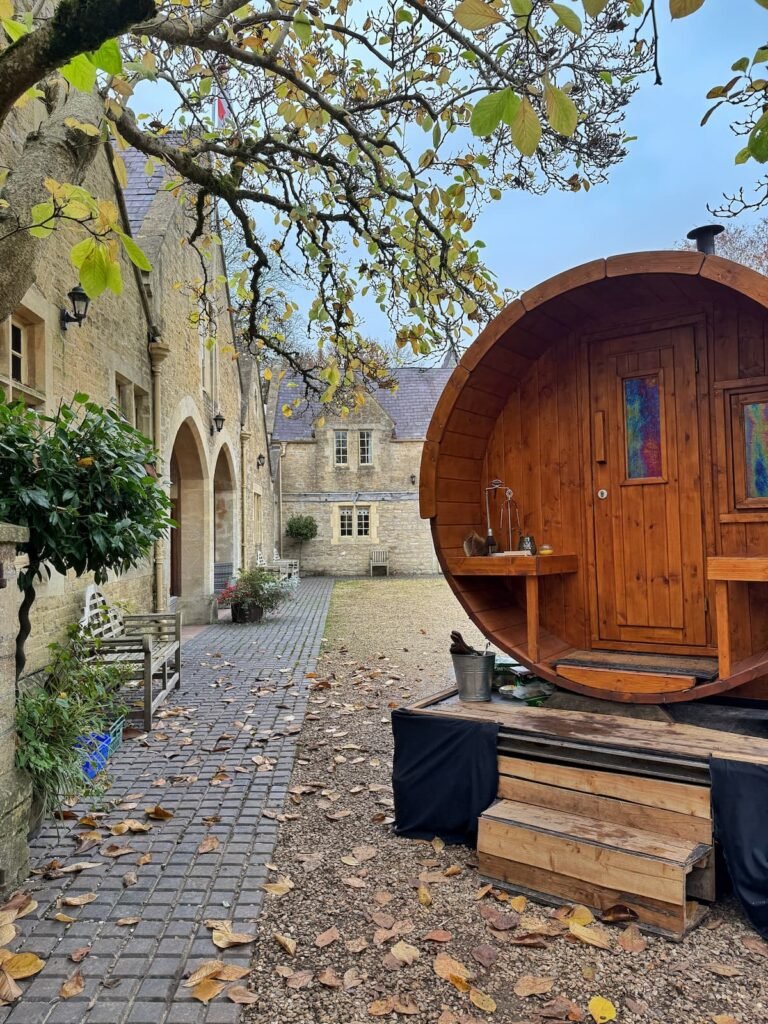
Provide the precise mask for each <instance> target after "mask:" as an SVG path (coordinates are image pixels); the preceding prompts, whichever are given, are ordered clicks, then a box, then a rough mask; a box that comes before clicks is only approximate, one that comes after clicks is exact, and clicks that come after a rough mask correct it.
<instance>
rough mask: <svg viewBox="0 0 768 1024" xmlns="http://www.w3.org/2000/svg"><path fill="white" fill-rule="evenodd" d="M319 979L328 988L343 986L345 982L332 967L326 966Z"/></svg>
mask: <svg viewBox="0 0 768 1024" xmlns="http://www.w3.org/2000/svg"><path fill="white" fill-rule="evenodd" d="M317 980H318V981H319V982H320V984H321V985H325V987H326V988H341V986H342V984H343V982H342V980H341V978H340V977H339V976H338V974H337V973H336V971H334V969H333V968H332V967H325V968H324V969H323V970H322V971H320V973H319V974H318V976H317Z"/></svg>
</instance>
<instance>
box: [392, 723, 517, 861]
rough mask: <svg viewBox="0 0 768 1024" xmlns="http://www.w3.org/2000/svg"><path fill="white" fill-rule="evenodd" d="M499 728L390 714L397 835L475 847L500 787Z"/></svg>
mask: <svg viewBox="0 0 768 1024" xmlns="http://www.w3.org/2000/svg"><path fill="white" fill-rule="evenodd" d="M498 731H499V727H498V725H496V723H495V722H466V721H462V720H461V719H459V718H449V717H448V716H447V715H446V716H443V715H422V714H419V713H418V712H414V711H406V710H397V711H393V712H392V733H393V735H394V740H395V753H394V762H393V768H392V788H393V791H394V798H395V832H396V833H397V835H399V836H408V837H410V838H412V839H433V838H434V837H435V836H440V838H441V839H443V840H444V841H445V842H446V843H469V844H474V842H475V839H476V837H477V819H478V817H479V816H480V815H481V814H482V813H483V811H484V810H486V808H487V807H490V805H491V804H492V803H493V802H494V800H495V799H496V794H497V791H498V786H499V773H498V767H497V761H496V738H497V734H498Z"/></svg>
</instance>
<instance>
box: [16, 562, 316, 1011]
mask: <svg viewBox="0 0 768 1024" xmlns="http://www.w3.org/2000/svg"><path fill="white" fill-rule="evenodd" d="M331 588H332V581H330V580H326V579H322V578H311V579H307V580H302V582H301V585H300V588H299V591H298V595H297V597H296V598H295V600H293V601H291V602H290V603H289V604H288V605H287V606H284V610H283V611H281V613H280V614H279V615H278V616H277V617H274V618H268V619H267V620H265V622H263V623H262V624H260V625H258V626H237V625H232V624H231V623H222V624H220V625H214V626H210V627H208V628H206V629H204V630H202V631H201V632H200V633H198V634H197V635H196V636H195V637H194V638H193V639H191V640H187V641H186V642H185V644H184V651H183V659H182V660H183V667H182V687H181V689H180V690H178V691H176V692H174V693H173V694H172V695H171V697H170V698H169V700H168V702H167V703H166V705H165V706H164V708H163V709H161V713H160V715H159V716H158V718H157V721H156V728H155V730H154V731H153V732H152V733H151V734H150V735H149V737H148V738H147V740H146V743H145V742H144V741H139V740H136V739H134V740H129V741H127V742H126V743H124V745H123V746H122V748H121V749H120V750H119V751H118V752H117V753H116V754H115V755H114V756H113V758H112V759H111V760H110V773H111V775H112V777H113V780H114V781H113V788H112V791H111V793H110V797H114V798H115V799H117V800H124V799H125V797H126V796H127V795H128V794H140V795H139V796H135V795H134V796H132V797H131V802H134V803H136V805H137V806H136V807H135V808H133V809H131V810H127V809H126V810H116V811H115V812H114V813H111V814H110V815H109V817H108V818H107V819H106V821H107V822H108V824H110V825H111V824H114V823H115V822H116V821H119V820H121V816H122V817H124V818H129V817H136V818H139V819H143V818H144V812H145V808H147V807H152V806H154V805H155V804H160V805H161V806H162V807H164V808H166V809H168V810H171V811H172V812H173V814H174V817H173V818H171V819H169V820H168V821H165V822H162V821H157V822H154V821H153V822H152V825H153V828H152V831H151V832H150V833H147V834H145V835H144V834H135V835H126V836H117V837H114V841H115V842H120V843H124V844H125V845H129V846H131V847H132V848H133V849H135V850H136V851H137V855H138V854H139V853H143V852H145V851H151V854H152V862H151V863H150V864H147V865H143V866H138V865H137V863H136V859H137V858H136V856H135V855H133V854H130V855H126V856H125V857H121V858H119V859H118V860H115V861H109V862H108V863H107V864H106V865H105V868H104V870H103V871H100V872H83V873H82V874H81V875H76V876H74V877H72V878H71V880H70V879H53V880H50V881H43V882H40V881H39V879H38V878H34V879H32V881H31V883H30V884H31V886H32V888H33V889H34V890H35V893H34V895H35V899H37V900H38V902H39V903H40V907H41V910H40V917H39V918H29V919H23V920H21V921H20V922H19V929H20V932H21V938H20V944H23V945H24V948H31V949H35V950H36V951H37V952H39V953H40V954H41V955H42V956H43V957H44V958H45V959H47V966H46V968H45V969H44V970H43V971H41V972H40V974H38V975H37V976H36V977H34V978H32V979H30V980H29V982H28V983H27V982H25V991H24V998H23V999H22V1000H20V1001H19V1002H18V1003H16V1004H15V1005H14V1006H11V1007H0V1024H75V1022H77V1024H193V1022H194V1024H236V1022H237V1021H238V1020H239V1018H240V1008H239V1007H237V1006H236V1005H235V1004H234V1003H231V1002H229V1001H226V1000H223V1001H221V1002H216V1003H212V1004H211V1005H210V1006H208V1008H207V1009H206V1007H204V1006H202V1005H201V1004H200V1003H199V1002H196V1001H194V1000H192V999H191V998H190V996H189V990H185V989H183V988H180V987H179V979H180V978H182V977H183V976H185V975H187V974H189V973H190V970H193V969H194V965H195V964H196V963H197V964H198V965H199V963H201V962H202V961H203V960H208V959H212V958H213V957H215V956H218V955H223V957H224V959H226V960H227V962H233V963H239V964H244V965H247V964H248V962H249V956H250V953H249V951H248V950H240V951H239V952H237V951H235V952H234V953H231V952H230V951H227V952H226V953H224V954H221V952H220V951H218V950H217V949H216V947H215V946H214V945H213V943H212V942H211V938H210V930H209V929H208V928H206V927H205V926H204V924H203V920H204V919H205V918H208V917H213V918H221V919H228V920H233V921H234V922H235V924H236V925H237V924H245V925H247V924H248V923H249V921H248V919H249V918H250V919H252V918H254V917H255V916H256V915H257V914H258V913H259V911H260V909H261V907H262V905H263V899H264V894H263V891H262V890H261V889H260V888H259V886H260V885H261V884H262V883H263V882H264V881H265V879H266V874H267V873H266V869H265V867H264V865H265V863H266V862H267V861H269V859H270V857H271V856H272V853H273V850H274V845H275V841H276V839H277V830H278V827H277V823H276V822H275V821H273V820H270V819H267V818H263V817H262V815H261V810H262V808H265V807H269V808H273V809H275V810H278V811H279V810H281V809H282V807H283V803H284V801H285V799H286V797H287V793H288V785H289V779H290V772H291V768H292V765H293V760H294V758H295V756H296V752H297V745H296V738H295V736H291V735H289V734H288V733H287V731H286V730H287V728H288V726H289V725H290V726H294V725H301V722H302V720H303V717H304V713H305V710H306V703H307V693H308V686H309V681H308V680H306V674H307V673H308V672H311V671H312V670H313V668H314V665H315V659H316V658H317V655H318V652H319V649H320V640H321V638H322V633H323V627H324V624H325V616H326V613H327V609H328V601H329V598H330V592H331ZM217 654H218V655H219V656H218V657H217V656H215V655H217ZM281 669H288V672H282V671H281ZM292 680H295V685H292V686H289V685H286V684H288V683H289V682H290V681H292ZM305 680H306V681H305ZM260 686H261V687H263V690H264V691H265V692H263V693H262V694H261V695H257V694H256V693H253V692H252V691H253V690H257V689H258V688H259V687H260ZM271 690H274V691H275V692H266V691H271ZM188 708H194V709H195V710H194V712H191V713H190V714H189V715H188V716H186V715H182V714H179V713H178V711H179V709H188ZM248 711H252V712H253V713H252V714H247V712H248ZM238 721H239V722H241V723H242V722H245V723H247V725H248V726H249V729H248V730H243V729H242V728H241V727H240V726H237V725H235V723H236V722H238ZM181 730H188V732H186V731H185V732H181ZM273 731H274V732H275V733H276V735H274V736H271V735H270V734H271V733H272V732H273ZM278 734H279V735H278ZM163 736H166V737H167V739H163V738H162V737H163ZM186 736H189V738H190V739H191V741H192V742H191V743H190V744H189V745H186V746H184V747H180V745H179V740H180V739H181V738H184V737H186ZM159 737H160V738H159ZM225 737H229V738H225ZM259 737H264V738H267V739H268V741H267V742H265V743H263V744H260V743H258V742H256V740H257V739H258V738H259ZM170 753H174V754H175V755H176V756H174V757H173V758H172V759H171V760H168V759H167V758H166V754H170ZM255 753H260V754H262V756H265V757H269V758H270V759H271V760H273V761H274V762H275V770H273V771H272V772H257V771H254V770H253V768H254V765H253V763H252V761H251V758H252V757H253V756H254V754H255ZM239 766H242V767H245V768H247V769H248V771H247V772H246V773H241V772H236V771H235V768H237V767H239ZM220 772H224V773H226V775H227V778H228V780H229V781H228V782H226V781H225V782H223V783H219V784H217V776H218V774H219V773H220ZM176 776H193V777H196V781H190V782H188V783H185V784H182V785H178V786H174V785H173V780H174V777H176ZM157 779H165V780H166V784H165V785H163V786H154V785H153V783H154V782H155V780H157ZM76 810H77V811H78V812H79V813H83V811H84V810H85V808H80V807H78V808H76ZM212 815H218V816H219V817H220V819H221V820H220V821H218V822H216V823H214V824H213V825H211V826H210V827H208V826H206V825H205V823H204V821H203V818H204V817H206V816H212ZM208 835H213V836H216V838H217V839H218V840H219V843H220V847H219V850H218V851H217V852H216V853H214V854H198V853H197V849H198V847H199V845H200V843H201V841H202V840H203V839H204V838H205V837H206V836H208ZM72 839H73V834H72V833H71V832H70V831H69V830H65V829H61V831H59V830H57V829H55V828H48V827H45V828H43V830H42V831H41V832H40V834H39V835H38V837H37V839H36V841H35V843H34V844H33V845H32V848H31V849H32V858H33V863H34V864H35V865H36V866H41V865H43V864H46V863H47V862H48V861H50V860H52V859H53V858H54V857H58V858H60V859H62V860H66V861H68V862H69V861H71V860H73V859H87V860H93V861H99V860H101V859H102V858H101V857H100V855H99V852H98V849H94V850H92V851H87V852H86V853H85V854H84V855H83V856H79V855H75V854H74V853H73V850H74V847H73V843H72ZM110 841H111V840H110ZM129 871H135V872H136V874H137V876H138V882H137V884H136V885H134V886H129V887H127V888H126V887H125V886H124V885H123V876H124V875H125V874H126V873H127V872H129ZM65 889H66V891H67V893H68V894H69V895H77V894H80V893H84V892H95V893H96V894H97V896H98V899H97V900H96V901H94V902H93V903H91V904H89V905H87V906H85V907H82V908H81V909H79V910H75V909H73V910H72V916H73V917H76V918H77V920H76V921H75V922H74V923H73V924H71V925H69V926H65V925H63V924H61V923H59V922H57V921H53V920H52V917H53V914H54V913H55V912H56V907H55V905H54V904H55V900H56V898H57V897H58V896H60V895H61V893H62V891H64V890H65ZM63 909H65V910H66V909H67V908H63ZM121 917H139V918H140V919H141V920H140V921H139V923H138V924H137V925H136V926H133V927H118V926H117V925H116V924H115V922H116V920H118V919H119V918H121ZM88 944H91V945H92V947H93V948H92V952H91V955H90V956H89V957H88V958H87V959H86V960H85V961H84V962H83V974H84V976H85V977H86V989H85V992H84V993H83V996H82V998H76V999H70V1000H66V1001H65V1000H61V999H59V998H58V991H59V988H60V986H61V981H62V979H63V978H64V977H68V976H69V975H70V974H72V973H73V971H74V970H75V965H74V964H73V963H72V962H71V961H70V960H69V954H70V953H71V952H72V951H73V950H74V949H76V948H78V947H79V946H85V945H88ZM106 975H108V976H109V978H110V980H119V982H120V983H119V984H118V985H117V986H116V987H114V988H110V987H103V986H102V985H101V982H100V978H101V977H103V976H106ZM94 996H95V1001H94V1003H93V1006H92V1007H91V1009H90V1010H88V1009H87V1008H88V1005H89V1002H90V1001H91V1000H93V999H94Z"/></svg>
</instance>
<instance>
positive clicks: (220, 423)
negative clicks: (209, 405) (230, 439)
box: [211, 412, 224, 437]
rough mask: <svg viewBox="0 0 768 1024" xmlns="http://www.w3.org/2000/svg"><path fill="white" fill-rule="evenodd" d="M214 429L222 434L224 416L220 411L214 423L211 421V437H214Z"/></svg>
mask: <svg viewBox="0 0 768 1024" xmlns="http://www.w3.org/2000/svg"><path fill="white" fill-rule="evenodd" d="M214 429H215V431H216V433H217V434H220V433H221V432H222V430H223V429H224V417H223V416H222V414H221V413H220V412H217V413H216V415H215V416H214V417H213V423H211V437H213V433H214Z"/></svg>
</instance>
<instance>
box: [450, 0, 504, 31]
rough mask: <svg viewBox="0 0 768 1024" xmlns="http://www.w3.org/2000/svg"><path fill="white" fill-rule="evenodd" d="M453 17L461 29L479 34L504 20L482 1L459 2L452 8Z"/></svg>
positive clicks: (467, 0)
mask: <svg viewBox="0 0 768 1024" xmlns="http://www.w3.org/2000/svg"><path fill="white" fill-rule="evenodd" d="M453 16H454V18H455V19H456V21H457V22H458V23H459V25H461V27H462V28H466V29H469V31H470V32H481V31H482V30H483V29H484V28H489V27H490V26H491V25H495V24H497V23H498V22H499V21H503V20H504V19H503V18H502V16H501V15H500V14H499V12H498V11H497V10H496V9H495V8H494V7H491V5H490V4H486V3H484V2H483V0H461V3H460V4H459V5H458V6H457V7H455V8H454V10H453Z"/></svg>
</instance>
